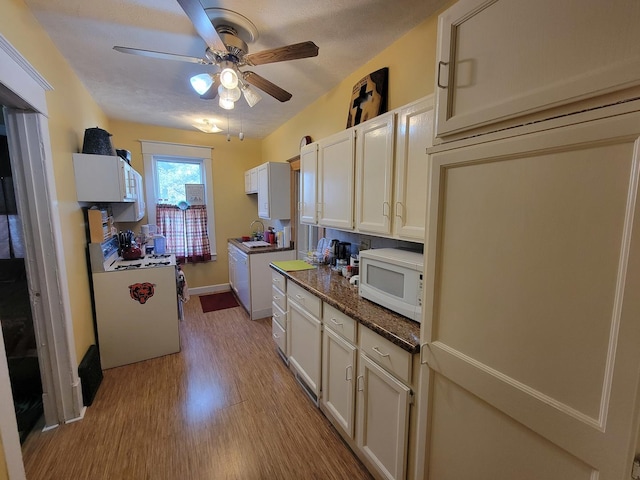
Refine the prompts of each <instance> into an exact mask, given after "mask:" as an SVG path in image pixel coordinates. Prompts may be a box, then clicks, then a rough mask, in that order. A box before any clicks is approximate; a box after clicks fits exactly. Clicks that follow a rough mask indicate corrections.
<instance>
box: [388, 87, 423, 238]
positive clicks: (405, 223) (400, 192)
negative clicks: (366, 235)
mask: <svg viewBox="0 0 640 480" xmlns="http://www.w3.org/2000/svg"><path fill="white" fill-rule="evenodd" d="M397 132H398V134H397V139H396V158H395V187H394V208H393V210H394V212H393V214H394V219H393V234H394V236H395V237H399V238H403V239H407V240H411V241H414V242H416V241H417V242H424V224H425V219H426V214H427V192H428V190H427V164H428V156H427V153H426V150H427V148H428V147H431V146H432V145H433V96H429V97H427V98H425V99H423V100H421V101H419V102H416V103H413V104H411V105H408V106H407V107H404V108H402V109H401V110H400V112H399V113H398V126H397Z"/></svg>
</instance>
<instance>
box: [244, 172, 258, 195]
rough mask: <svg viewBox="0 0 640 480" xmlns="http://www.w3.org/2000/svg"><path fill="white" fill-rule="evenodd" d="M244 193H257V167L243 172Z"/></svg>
mask: <svg viewBox="0 0 640 480" xmlns="http://www.w3.org/2000/svg"><path fill="white" fill-rule="evenodd" d="M244 193H247V194H248V193H258V167H254V168H252V169H251V170H247V171H246V172H244Z"/></svg>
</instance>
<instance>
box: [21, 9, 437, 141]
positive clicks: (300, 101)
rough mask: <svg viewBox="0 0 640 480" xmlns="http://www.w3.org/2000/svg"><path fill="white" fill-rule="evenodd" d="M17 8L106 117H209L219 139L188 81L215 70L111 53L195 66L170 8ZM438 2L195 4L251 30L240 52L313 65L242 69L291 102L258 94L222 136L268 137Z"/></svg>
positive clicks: (208, 103)
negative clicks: (296, 56)
mask: <svg viewBox="0 0 640 480" xmlns="http://www.w3.org/2000/svg"><path fill="white" fill-rule="evenodd" d="M25 2H26V4H27V5H28V6H29V8H30V9H31V10H32V12H33V13H34V15H35V16H36V18H37V19H38V21H39V22H40V23H41V24H42V26H43V28H44V29H45V30H46V31H47V33H48V34H49V36H50V37H51V39H52V40H53V42H54V43H55V44H56V46H57V47H58V49H59V50H60V51H61V52H62V55H63V56H64V57H65V58H66V59H67V60H68V61H69V63H70V65H71V67H72V68H73V69H74V70H75V72H76V73H77V75H78V76H79V78H80V80H81V81H82V82H83V83H84V85H85V86H86V88H87V89H88V90H89V92H90V94H91V95H92V97H93V98H94V99H95V100H96V101H97V102H98V104H99V105H100V107H101V108H102V109H103V110H104V111H105V113H106V114H107V116H108V117H109V118H113V119H118V120H126V121H132V122H138V123H143V124H149V125H157V126H163V127H170V128H178V129H187V130H193V127H192V126H191V125H192V124H193V123H195V122H196V121H197V120H198V119H202V118H211V119H214V120H215V121H216V122H218V124H219V126H221V127H222V128H224V129H225V130H226V128H227V112H226V111H225V110H222V109H221V108H220V107H219V106H218V102H217V99H216V100H202V99H200V98H199V96H198V95H197V94H196V93H195V92H194V91H193V90H192V88H191V86H190V84H189V78H190V77H191V76H193V75H196V74H198V73H204V72H208V71H210V72H212V73H213V72H216V71H217V70H218V69H217V67H215V66H204V65H197V64H191V63H183V62H177V61H171V60H160V59H155V58H147V57H140V56H135V55H127V54H123V53H119V52H116V51H114V50H113V46H115V45H120V46H126V47H132V48H138V49H144V50H155V51H161V52H168V53H174V54H179V55H189V56H194V57H200V58H202V57H203V56H204V51H205V47H206V45H205V43H204V41H203V40H202V39H201V38H200V37H199V36H198V35H197V33H196V32H195V29H194V28H193V25H192V24H191V22H190V20H189V18H188V17H187V16H186V14H185V13H184V11H183V10H182V9H181V7H180V6H179V4H178V3H177V1H176V0H100V1H99V2H90V1H89V2H88V1H86V0H25ZM443 3H444V0H397V1H389V0H268V1H257V0H234V1H231V0H220V1H216V0H202V5H203V6H204V7H205V8H209V7H219V8H226V9H229V10H233V11H234V12H237V13H239V14H241V15H243V16H245V17H247V18H248V19H249V20H250V21H251V22H253V24H254V25H255V26H256V28H257V30H258V38H257V40H256V41H255V42H254V43H250V44H249V53H256V52H259V51H261V50H266V49H271V48H276V47H281V46H284V45H289V44H293V43H299V42H303V41H307V40H311V41H313V42H314V43H315V44H316V45H317V46H318V47H319V54H318V56H317V57H312V58H306V59H300V60H292V61H289V62H280V63H273V64H268V65H259V66H255V67H251V70H252V71H255V72H256V73H258V74H259V75H261V76H263V77H265V78H266V79H268V80H270V81H271V82H273V83H275V84H276V85H278V86H280V87H282V88H284V89H285V90H287V91H289V92H290V93H292V94H293V98H292V99H291V100H289V101H288V102H286V103H281V102H279V101H277V100H275V99H274V98H272V97H270V96H269V95H267V94H263V93H262V92H260V93H261V94H262V101H261V102H259V103H258V104H257V105H256V106H254V107H253V108H249V106H248V105H247V104H246V102H245V101H244V99H241V100H239V101H238V102H236V108H235V109H234V110H232V111H231V112H230V113H229V124H230V129H231V132H232V133H234V132H238V131H239V129H240V124H241V121H242V129H243V131H244V133H245V136H246V137H247V138H263V137H265V136H267V135H268V134H270V133H271V132H273V131H274V130H275V129H276V128H277V127H278V126H280V125H281V124H282V123H284V122H285V121H287V120H288V119H290V118H292V117H293V116H295V115H296V114H297V113H298V112H300V111H301V110H303V109H304V108H305V107H306V106H308V105H309V104H311V103H313V102H314V101H315V100H317V99H318V98H319V97H321V96H322V95H323V94H325V93H326V92H328V91H329V90H331V89H332V88H333V87H335V86H336V85H337V84H338V83H339V82H340V81H341V80H343V79H344V78H346V77H347V76H348V75H349V74H351V73H352V72H353V71H355V70H356V69H357V68H358V67H360V66H362V65H363V64H364V63H366V62H367V61H368V60H370V59H371V58H373V57H375V56H376V55H377V54H378V53H379V52H380V51H382V50H383V49H384V48H385V47H387V46H388V45H389V44H391V43H393V42H394V41H395V40H397V39H398V38H400V37H401V36H402V35H403V34H405V33H406V32H408V31H409V30H411V29H412V28H413V27H415V26H416V25H418V24H419V23H420V22H422V21H423V20H424V19H425V18H427V17H428V16H430V15H431V14H433V13H434V12H435V11H436V10H437V9H438V8H439V7H440V6H441V5H443ZM418 53H419V48H418V47H416V51H415V52H406V54H407V55H411V56H412V57H415V59H416V61H420V57H419V55H418ZM391 75H392V72H391ZM390 81H393V77H391V78H390ZM54 88H55V85H54ZM345 118H346V111H345ZM87 127H89V126H87Z"/></svg>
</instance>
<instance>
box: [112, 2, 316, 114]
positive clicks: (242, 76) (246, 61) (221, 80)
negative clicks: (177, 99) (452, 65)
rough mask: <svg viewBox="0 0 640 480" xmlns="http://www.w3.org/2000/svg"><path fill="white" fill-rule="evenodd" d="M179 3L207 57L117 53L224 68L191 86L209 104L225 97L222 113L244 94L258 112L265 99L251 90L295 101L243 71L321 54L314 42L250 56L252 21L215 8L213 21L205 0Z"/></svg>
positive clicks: (193, 81) (194, 79) (126, 49)
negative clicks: (256, 105) (203, 0)
mask: <svg viewBox="0 0 640 480" xmlns="http://www.w3.org/2000/svg"><path fill="white" fill-rule="evenodd" d="M177 1H178V3H179V4H180V6H181V7H182V9H183V10H184V11H185V13H186V14H187V16H188V17H189V19H190V20H191V22H192V23H193V25H194V27H195V29H196V32H197V33H198V35H200V37H202V39H203V40H204V41H205V43H206V44H207V49H206V51H205V54H204V58H198V57H190V56H186V55H176V54H173V53H165V52H155V51H152V50H141V49H138V48H129V47H121V46H115V47H113V49H114V50H116V51H118V52H122V53H130V54H133V55H141V56H144V57H151V58H160V59H166V60H177V61H181V62H189V63H197V64H200V65H216V66H218V67H219V68H220V71H219V72H217V73H213V74H211V73H202V74H199V75H195V76H194V77H192V78H191V85H192V86H193V88H194V90H195V91H196V92H198V94H199V95H200V98H203V99H205V100H210V99H214V98H216V96H218V95H220V96H219V102H220V106H221V107H222V108H226V109H232V108H233V105H234V102H235V101H236V100H238V99H239V98H240V95H244V98H245V100H246V101H247V103H248V104H249V106H250V107H253V106H254V105H255V104H256V103H258V102H259V101H260V99H261V96H260V95H259V94H258V93H257V92H256V91H255V90H254V89H252V88H251V85H253V86H254V87H256V88H258V89H260V90H262V91H263V92H265V93H267V94H269V95H271V96H272V97H274V98H275V99H277V100H279V101H280V102H286V101H288V100H290V99H291V96H292V95H291V93H289V92H287V91H286V90H284V89H282V88H280V87H279V86H277V85H275V84H274V83H272V82H270V81H269V80H267V79H266V78H264V77H262V76H260V75H258V74H257V73H255V72H251V71H241V70H240V67H244V66H256V65H264V64H267V63H275V62H285V61H289V60H297V59H301V58H308V57H315V56H317V55H318V46H317V45H316V44H315V43H313V42H310V41H307V42H301V43H295V44H292V45H286V46H284V47H278V48H272V49H269V50H263V51H261V52H257V53H251V54H250V53H249V49H248V47H247V43H246V42H245V40H243V39H242V38H241V35H240V33H242V35H243V36H244V37H245V38H247V37H248V41H252V40H255V38H256V37H257V29H256V28H255V26H254V25H253V24H252V23H251V22H250V21H249V20H248V19H246V18H245V17H243V16H242V15H239V14H237V13H236V12H232V11H230V10H225V9H220V8H215V9H211V10H214V11H215V12H214V16H213V18H210V17H209V15H208V14H207V11H206V10H205V9H204V8H203V7H202V5H201V4H200V2H199V0H177Z"/></svg>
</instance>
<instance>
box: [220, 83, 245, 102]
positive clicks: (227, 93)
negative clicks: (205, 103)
mask: <svg viewBox="0 0 640 480" xmlns="http://www.w3.org/2000/svg"><path fill="white" fill-rule="evenodd" d="M218 95H220V98H224V99H225V100H230V101H232V102H237V101H238V100H239V99H240V95H241V93H240V89H239V88H238V87H235V88H225V87H224V86H223V85H220V86H219V87H218Z"/></svg>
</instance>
